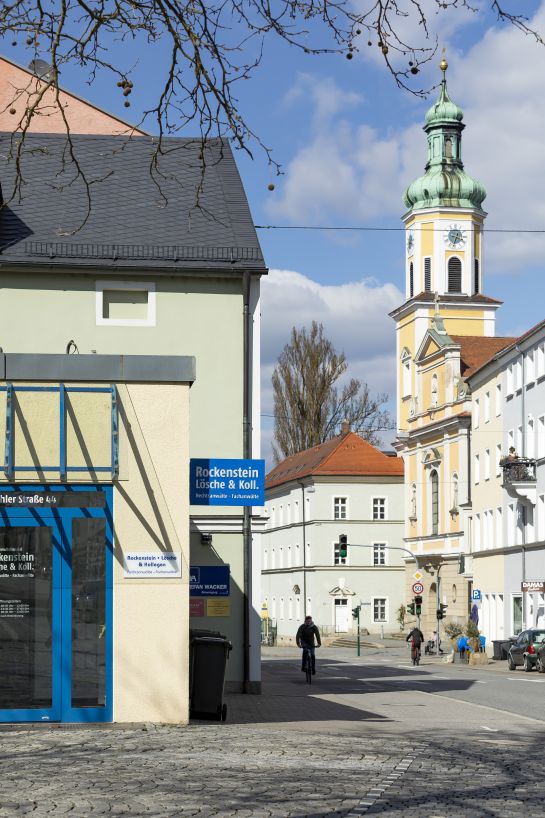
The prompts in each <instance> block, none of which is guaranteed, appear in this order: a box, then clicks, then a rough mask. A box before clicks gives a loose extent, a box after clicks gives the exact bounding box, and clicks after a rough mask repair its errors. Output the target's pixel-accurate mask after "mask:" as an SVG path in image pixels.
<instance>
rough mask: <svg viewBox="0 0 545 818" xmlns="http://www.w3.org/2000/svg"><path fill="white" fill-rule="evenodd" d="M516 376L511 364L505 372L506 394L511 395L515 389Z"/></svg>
mask: <svg viewBox="0 0 545 818" xmlns="http://www.w3.org/2000/svg"><path fill="white" fill-rule="evenodd" d="M514 382H515V379H514V376H513V364H509V366H508V367H507V370H506V372H505V395H506V397H509V395H512V394H513V390H514Z"/></svg>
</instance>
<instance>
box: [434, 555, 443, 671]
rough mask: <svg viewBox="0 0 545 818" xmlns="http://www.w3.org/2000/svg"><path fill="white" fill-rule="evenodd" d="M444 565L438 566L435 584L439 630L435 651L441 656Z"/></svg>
mask: <svg viewBox="0 0 545 818" xmlns="http://www.w3.org/2000/svg"><path fill="white" fill-rule="evenodd" d="M442 567H443V566H442V565H439V566H438V567H437V583H436V586H435V590H436V594H437V607H436V611H435V612H436V614H437V630H436V633H435V640H436V646H435V652H436V655H437V656H439V646H440V644H441V633H440V629H441V620H440V619H439V612H440V611H441V577H440V573H441V568H442Z"/></svg>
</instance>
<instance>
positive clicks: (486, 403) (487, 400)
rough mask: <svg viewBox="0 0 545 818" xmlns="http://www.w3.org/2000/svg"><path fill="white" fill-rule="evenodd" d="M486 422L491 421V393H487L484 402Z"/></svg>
mask: <svg viewBox="0 0 545 818" xmlns="http://www.w3.org/2000/svg"><path fill="white" fill-rule="evenodd" d="M483 414H484V422H485V423H488V421H489V420H490V392H485V395H484V401H483Z"/></svg>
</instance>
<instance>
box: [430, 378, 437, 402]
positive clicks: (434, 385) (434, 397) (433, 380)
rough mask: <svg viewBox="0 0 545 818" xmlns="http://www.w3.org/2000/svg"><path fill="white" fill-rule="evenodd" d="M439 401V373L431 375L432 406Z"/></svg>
mask: <svg viewBox="0 0 545 818" xmlns="http://www.w3.org/2000/svg"><path fill="white" fill-rule="evenodd" d="M437 403H438V388H437V375H432V376H431V406H437Z"/></svg>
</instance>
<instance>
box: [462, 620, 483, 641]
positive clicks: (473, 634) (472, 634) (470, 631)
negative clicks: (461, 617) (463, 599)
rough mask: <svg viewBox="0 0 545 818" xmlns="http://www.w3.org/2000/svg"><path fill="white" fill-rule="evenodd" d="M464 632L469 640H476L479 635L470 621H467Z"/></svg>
mask: <svg viewBox="0 0 545 818" xmlns="http://www.w3.org/2000/svg"><path fill="white" fill-rule="evenodd" d="M464 632H465V635H466V636H467V637H468V638H469V639H478V638H479V635H480V632H479V628H478V627H477V625H476V624H475V622H474V621H473V620H472V619H468V620H467V625H466V626H465V628H464Z"/></svg>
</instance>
